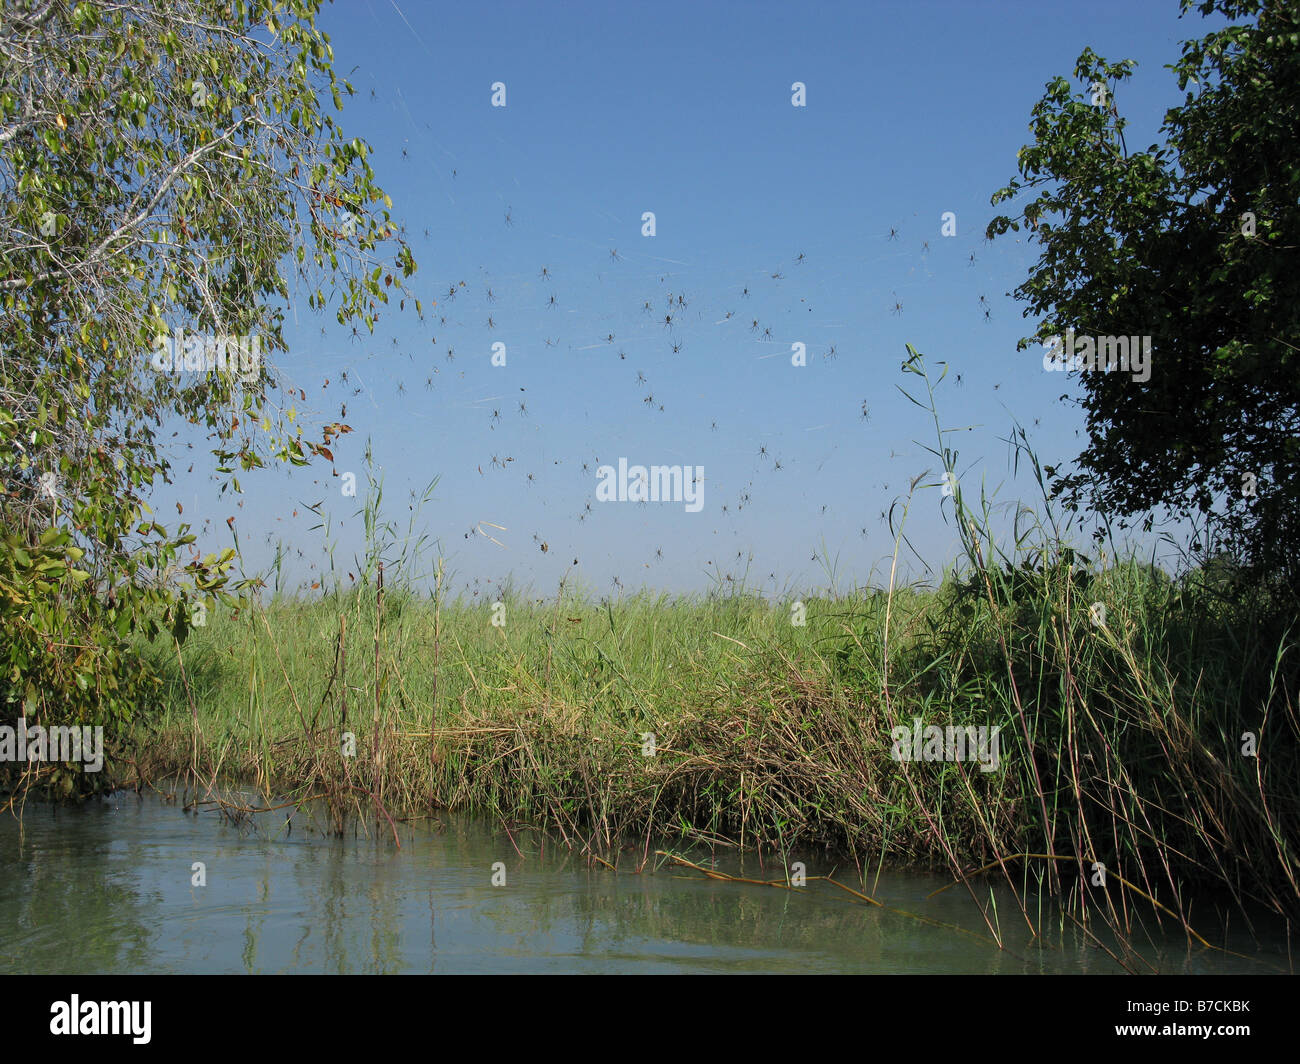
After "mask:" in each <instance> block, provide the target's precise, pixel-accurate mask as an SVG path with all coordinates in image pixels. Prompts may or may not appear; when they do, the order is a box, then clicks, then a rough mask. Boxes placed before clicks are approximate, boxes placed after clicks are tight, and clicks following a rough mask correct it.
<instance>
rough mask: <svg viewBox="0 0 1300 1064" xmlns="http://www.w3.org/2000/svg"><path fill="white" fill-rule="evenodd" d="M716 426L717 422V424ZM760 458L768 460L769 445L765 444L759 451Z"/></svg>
mask: <svg viewBox="0 0 1300 1064" xmlns="http://www.w3.org/2000/svg"><path fill="white" fill-rule="evenodd" d="M715 424H716V422H715ZM758 457H759V458H766V457H767V444H763V445H762V446H761V447H759V449H758Z"/></svg>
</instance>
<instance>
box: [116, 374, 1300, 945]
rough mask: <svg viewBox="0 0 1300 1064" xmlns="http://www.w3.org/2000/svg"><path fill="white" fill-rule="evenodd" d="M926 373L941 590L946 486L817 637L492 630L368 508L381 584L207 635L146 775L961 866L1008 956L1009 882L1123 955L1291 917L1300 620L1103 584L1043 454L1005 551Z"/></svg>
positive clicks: (1111, 576) (190, 656)
mask: <svg viewBox="0 0 1300 1064" xmlns="http://www.w3.org/2000/svg"><path fill="white" fill-rule="evenodd" d="M909 351H910V355H911V357H910V358H909V361H908V363H907V364H906V366H905V369H906V370H907V372H909V373H910V374H913V375H914V376H915V377H916V379H917V380H919V381H920V382H922V383H923V384H924V385H925V395H924V396H923V397H918V396H913V395H910V394H909V398H911V399H912V400H913V402H916V403H917V404H918V406H920V407H922V408H923V409H925V410H927V411H928V412H929V413H930V414H931V415H932V416H933V418H934V427H935V432H936V445H935V446H934V447H933V448H931V450H932V453H933V454H934V455H935V457H936V459H937V460H938V462H939V465H940V470H939V472H940V473H941V474H942V473H952V474H954V480H951V481H949V483H950V484H955V490H954V491H953V494H952V498H951V502H950V503H945V513H946V514H947V518H948V520H950V521H952V522H953V524H954V525H955V527H956V528H957V529H958V531H959V534H960V536H961V542H962V555H961V557H959V558H958V559H957V560H956V561H955V562H954V564H953V565H952V566H951V568H950V569H949V571H948V572H947V573H946V574H945V578H944V581H943V583H942V585H941V586H940V587H939V588H938V589H937V590H934V591H921V590H918V589H914V588H907V587H899V586H895V582H894V580H895V576H894V574H895V573H896V571H897V559H898V556H899V554H900V553H901V552H902V551H903V549H904V548H906V547H907V546H908V543H907V539H906V528H907V524H906V522H907V516H908V514H909V512H910V508H911V506H912V504H913V502H914V500H915V499H916V498H917V497H918V496H917V493H918V492H919V491H921V490H930V489H932V488H933V487H934V486H936V485H931V484H924V483H922V482H923V481H924V480H925V477H920V478H918V479H917V480H916V481H914V482H913V484H912V486H911V489H910V492H909V495H908V496H907V498H905V499H903V500H900V502H899V503H898V504H897V506H896V507H895V510H894V512H893V514H892V515H891V520H892V521H893V522H894V524H893V527H894V530H895V534H896V537H897V538H896V549H895V563H896V564H895V567H894V569H893V570H891V577H890V581H889V585H888V586H887V587H885V588H875V589H871V588H868V589H860V590H857V591H855V592H852V593H849V594H847V595H840V596H835V597H830V596H824V597H820V598H811V599H806V600H804V602H803V607H804V610H805V611H806V623H804V624H802V625H799V624H797V623H795V618H796V617H797V616H798V611H796V610H792V609H791V605H792V604H791V603H790V602H789V601H785V600H783V601H769V600H766V599H764V598H762V597H761V596H759V595H756V594H754V593H751V592H749V591H747V590H746V589H745V588H744V587H743V586H740V585H734V586H732V587H731V588H725V589H719V590H718V591H717V592H716V593H714V594H710V595H704V596H688V597H676V598H668V597H666V596H654V595H650V594H644V593H642V594H635V595H629V596H617V597H609V596H606V597H597V596H594V595H591V594H589V593H585V592H582V591H580V590H575V589H572V588H570V587H569V586H568V583H567V581H566V582H565V583H562V585H561V587H560V588H559V590H558V592H557V593H556V595H555V596H554V597H553V598H551V599H549V600H546V601H541V600H537V599H533V598H528V597H525V596H523V595H521V594H518V593H513V592H508V593H506V594H504V595H503V597H502V599H501V607H502V608H501V609H500V610H495V611H494V609H493V606H492V604H491V603H485V602H479V601H476V600H474V599H467V598H464V597H459V598H450V599H449V598H447V597H446V595H445V593H444V581H443V570H442V567H441V563H440V562H439V563H437V564H436V567H435V568H434V572H435V581H434V586H433V589H432V591H429V592H417V591H416V590H414V588H413V583H412V581H411V580H410V579H409V577H410V576H411V575H412V574H413V573H423V572H427V571H428V569H427V568H425V563H424V561H423V558H422V554H421V551H422V549H423V547H424V546H425V545H426V542H427V541H426V540H424V539H423V538H421V537H419V536H418V535H416V534H415V531H414V527H415V526H414V523H413V522H414V518H412V525H411V526H410V527H408V529H407V531H406V533H405V534H402V533H400V532H399V530H398V529H397V528H396V527H395V526H394V525H392V524H389V523H386V522H385V521H384V520H383V519H382V517H381V515H380V501H381V499H382V484H381V483H377V482H376V481H375V480H374V479H373V477H372V478H371V481H370V491H369V494H368V496H367V499H366V502H365V505H364V514H365V517H366V529H367V542H368V550H367V557H366V559H365V561H364V564H363V566H362V571H361V573H360V574H359V575H358V577H357V579H356V582H355V585H354V586H350V587H348V588H346V589H345V588H344V587H342V586H341V581H339V580H338V579H337V574H336V578H335V580H334V581H333V585H332V586H329V587H327V588H326V589H325V590H324V591H323V593H322V595H321V597H319V598H317V599H311V600H303V599H294V598H286V597H284V596H279V595H277V596H274V597H273V598H272V599H271V600H270V601H269V602H268V603H266V604H265V605H260V604H257V603H251V604H250V605H249V607H248V608H246V609H244V610H242V611H241V612H239V613H237V614H226V615H221V616H210V618H209V624H208V626H207V627H206V628H204V629H199V630H196V631H195V632H194V633H193V634H192V635H191V637H190V639H189V641H188V642H187V643H186V644H185V646H184V648H183V651H182V652H181V654H180V655H179V661H178V656H177V654H176V652H175V648H171V649H170V650H167V649H164V648H161V647H155V648H145V649H144V653H146V654H147V655H151V656H152V660H153V664H154V666H155V667H156V668H157V669H158V670H159V672H160V673H161V674H162V675H164V676H165V677H167V678H168V684H169V687H168V689H167V690H166V691H165V692H164V696H165V697H164V702H165V703H166V705H167V706H168V709H167V711H166V712H165V713H164V714H163V715H162V716H161V717H160V718H159V719H158V720H156V721H154V722H153V723H152V728H153V731H152V734H151V737H150V739H149V741H148V742H147V743H143V742H142V743H141V744H140V749H139V752H138V756H137V758H136V761H135V764H136V767H137V771H138V774H139V777H140V778H141V779H144V780H150V779H154V778H157V777H159V776H162V775H169V774H170V775H175V774H187V775H189V776H190V777H191V778H194V779H197V780H205V781H206V780H210V779H212V778H213V777H214V776H215V775H216V774H218V773H222V774H225V775H227V776H229V777H234V778H240V779H244V780H251V781H254V782H256V783H258V784H259V785H261V786H263V787H264V788H267V789H271V788H274V789H277V790H280V791H286V790H287V791H289V792H291V793H292V794H293V795H294V796H296V797H301V798H307V797H313V796H315V797H323V798H325V799H326V800H327V801H328V802H329V803H330V804H331V807H332V808H333V809H334V812H335V818H336V821H335V822H336V826H337V828H338V830H342V828H343V825H344V823H345V821H346V819H347V817H348V816H349V815H351V814H354V813H359V812H362V811H365V812H366V814H367V815H370V813H371V811H372V810H373V811H374V816H375V817H377V818H378V819H379V820H380V821H381V822H391V821H393V820H396V819H399V818H402V817H411V816H419V815H425V814H428V813H430V812H431V811H432V810H435V809H437V808H472V809H475V810H478V811H481V812H485V813H489V814H492V815H495V816H497V817H500V818H503V819H504V820H506V821H507V822H510V823H513V822H519V821H527V822H529V823H533V824H537V825H540V826H543V827H545V828H548V829H550V830H552V831H555V832H557V833H559V834H560V835H561V836H562V837H563V838H564V839H565V840H566V841H567V842H568V843H569V844H571V845H573V846H575V847H580V848H582V849H584V850H586V851H588V852H591V853H593V854H604V855H605V856H607V857H608V856H610V855H611V854H614V853H617V852H618V851H619V850H620V848H622V849H624V850H627V849H630V850H631V851H632V854H633V857H632V859H633V860H634V862H635V863H637V864H638V866H639V865H640V864H643V863H644V862H645V861H646V859H647V857H648V855H649V854H650V853H651V842H652V838H654V837H656V836H662V835H671V834H678V835H680V836H682V837H684V838H689V839H695V840H702V841H706V842H710V843H712V844H714V845H732V846H743V847H759V848H760V852H761V851H764V850H765V851H767V852H768V853H770V854H776V855H781V854H786V855H788V854H789V853H790V852H791V851H792V850H793V849H795V848H796V847H799V848H803V849H807V848H809V847H814V846H824V847H828V848H830V849H832V850H834V851H836V852H838V853H841V854H845V855H847V856H848V857H850V858H851V859H852V860H854V861H855V862H857V864H858V867H859V868H860V869H863V870H865V869H867V868H869V867H871V866H874V867H879V866H880V865H881V864H883V863H893V864H920V865H926V866H929V867H942V868H947V869H949V870H950V872H951V874H952V875H953V877H954V879H955V880H956V882H957V883H959V884H961V885H962V886H963V888H964V889H966V890H967V891H968V892H969V894H970V896H971V898H972V900H973V902H974V904H976V905H978V906H979V907H980V910H981V912H983V913H984V918H985V921H986V923H987V924H988V927H989V930H990V931H991V932H992V933H993V934H994V935H995V936H999V937H1000V920H1001V919H1002V917H1001V916H1000V915H999V914H998V913H996V912H995V911H994V910H993V909H992V907H991V906H990V905H989V904H987V903H986V902H985V901H984V898H985V897H986V896H987V887H986V886H981V881H982V878H983V877H985V876H987V875H994V876H996V877H998V878H1000V879H1002V880H1003V881H1005V882H1006V883H1007V884H1008V885H1009V886H1010V887H1011V888H1012V890H1013V891H1015V892H1016V896H1017V897H1018V898H1019V899H1021V913H1020V914H1019V917H1020V918H1023V919H1025V920H1026V921H1027V922H1029V924H1030V926H1031V927H1039V926H1041V921H1042V920H1043V919H1044V916H1043V915H1042V913H1041V912H1039V910H1038V909H1037V908H1035V905H1034V903H1033V902H1031V901H1030V899H1031V898H1032V897H1035V896H1037V895H1038V894H1039V893H1040V891H1041V890H1046V891H1047V892H1049V893H1051V894H1055V895H1056V896H1057V898H1058V899H1059V901H1060V905H1059V908H1058V910H1057V911H1058V913H1059V914H1060V918H1061V919H1064V920H1069V921H1074V922H1077V923H1078V924H1079V925H1080V926H1081V927H1083V928H1084V929H1085V930H1086V929H1088V928H1089V927H1090V926H1091V925H1092V923H1093V922H1094V921H1101V922H1102V923H1104V924H1105V925H1107V926H1109V927H1110V928H1111V929H1112V931H1113V932H1114V933H1115V936H1116V937H1117V938H1118V940H1119V941H1120V942H1122V943H1123V942H1127V941H1130V940H1131V939H1132V938H1133V937H1134V936H1135V935H1136V934H1137V933H1138V932H1139V931H1140V930H1141V929H1142V928H1143V927H1144V926H1146V923H1147V922H1148V921H1150V920H1156V921H1160V922H1164V921H1169V920H1172V921H1174V922H1175V924H1176V925H1177V926H1181V927H1183V928H1185V929H1186V930H1187V934H1188V936H1189V937H1190V938H1192V939H1193V940H1195V939H1196V938H1197V937H1198V932H1197V931H1196V929H1195V927H1194V925H1193V923H1192V921H1191V918H1190V914H1191V900H1192V898H1193V896H1194V895H1195V897H1197V898H1200V897H1204V896H1206V894H1207V893H1209V894H1213V895H1215V896H1216V897H1217V896H1218V895H1223V896H1224V897H1226V898H1227V899H1228V900H1230V901H1231V902H1232V903H1233V904H1234V905H1235V906H1236V908H1237V909H1239V910H1240V911H1242V912H1246V913H1249V912H1251V911H1257V910H1258V908H1259V907H1260V906H1263V907H1266V908H1268V909H1271V910H1273V911H1275V912H1278V913H1280V914H1283V915H1285V916H1286V917H1287V918H1290V917H1291V916H1292V915H1294V914H1295V913H1296V912H1297V908H1298V905H1297V902H1298V901H1300V889H1298V888H1297V878H1296V873H1297V863H1296V845H1297V837H1296V835H1297V824H1298V822H1300V821H1298V819H1297V814H1298V813H1300V808H1298V803H1300V757H1298V756H1297V754H1298V753H1300V741H1298V740H1300V721H1298V720H1297V715H1296V700H1295V692H1296V682H1297V674H1298V671H1300V670H1298V669H1297V657H1296V646H1295V633H1294V631H1293V630H1291V629H1290V628H1289V627H1288V624H1289V620H1290V617H1289V615H1291V614H1293V613H1294V606H1293V604H1291V603H1288V602H1285V601H1279V600H1278V599H1277V598H1276V597H1270V596H1269V595H1268V594H1260V595H1255V596H1253V597H1250V596H1242V595H1236V596H1224V595H1223V594H1222V593H1221V591H1222V586H1221V585H1222V581H1221V579H1220V575H1219V574H1218V573H1217V572H1215V571H1214V570H1212V569H1209V568H1202V569H1199V570H1192V571H1190V572H1189V573H1187V574H1185V575H1184V576H1183V577H1181V578H1180V579H1177V580H1175V579H1172V578H1171V577H1169V576H1168V575H1166V574H1165V573H1164V572H1163V571H1161V570H1160V569H1158V568H1156V567H1154V566H1153V565H1151V564H1146V563H1143V562H1141V561H1140V560H1139V559H1136V558H1133V557H1129V558H1126V559H1121V560H1115V559H1113V557H1109V555H1108V554H1107V553H1100V551H1101V550H1102V548H1104V547H1105V546H1106V544H1105V543H1104V542H1103V543H1099V544H1097V545H1096V547H1097V549H1098V551H1099V553H1098V555H1097V556H1096V557H1090V556H1085V555H1084V554H1083V553H1081V552H1080V550H1079V549H1078V548H1077V547H1075V546H1072V545H1070V544H1069V543H1068V536H1067V531H1068V529H1067V528H1065V527H1063V526H1062V525H1061V524H1059V523H1058V519H1057V517H1056V516H1055V515H1054V513H1053V508H1052V502H1051V499H1050V497H1049V493H1048V491H1047V489H1046V487H1045V485H1044V479H1043V473H1042V470H1041V469H1040V468H1039V466H1038V464H1037V461H1036V459H1035V458H1034V456H1033V455H1032V453H1031V452H1030V451H1029V449H1028V446H1027V441H1026V440H1025V438H1024V435H1023V433H1018V435H1017V438H1016V440H1015V444H1016V454H1017V461H1025V462H1028V463H1030V467H1031V469H1032V471H1033V473H1034V475H1035V476H1036V478H1037V481H1038V483H1039V485H1040V488H1042V495H1043V498H1042V505H1041V507H1040V510H1039V512H1038V513H1034V512H1031V511H1029V510H1028V509H1023V508H1022V509H1021V511H1020V513H1019V514H1018V515H1017V518H1016V521H1015V527H1014V534H1013V536H1012V542H1011V543H1010V544H1009V545H1000V544H999V543H997V542H996V541H995V536H994V534H993V532H992V528H993V524H994V520H993V516H994V514H993V503H992V500H990V499H988V498H986V497H984V496H983V495H982V494H981V495H980V496H979V498H978V501H977V502H975V503H971V502H968V496H967V494H966V493H965V491H964V489H963V486H962V485H961V483H960V481H959V480H955V473H956V455H955V453H954V452H953V451H952V450H951V448H949V447H948V446H947V439H948V437H949V435H950V430H946V429H944V428H942V427H941V424H940V421H939V417H938V414H937V412H936V410H935V404H934V383H935V382H934V381H932V379H931V377H930V374H929V370H928V369H927V367H926V365H925V362H924V359H923V358H922V357H921V356H920V355H919V354H917V353H916V352H915V351H914V350H911V349H910V348H909ZM428 494H429V493H428V492H426V493H425V497H424V498H425V499H426V500H427V498H428ZM1094 604H1100V606H1101V607H1104V617H1103V615H1102V613H1101V612H1100V611H1099V610H1098V609H1096V608H1095V605H1094ZM494 617H495V618H496V619H497V621H498V622H500V623H496V624H494V623H493V619H494ZM180 662H183V671H184V676H182V675H181V668H182V666H181V664H180ZM916 718H919V719H920V720H921V721H922V722H923V724H926V725H929V724H938V725H941V726H945V725H974V726H980V725H983V726H986V727H991V726H998V727H1000V728H1001V733H1000V734H1001V740H1002V749H1001V768H1000V770H999V771H996V772H990V773H985V772H982V771H980V770H979V767H978V766H977V765H975V764H972V763H970V762H960V761H950V762H934V763H929V762H912V763H909V762H906V761H895V760H893V759H892V758H891V756H890V751H891V748H892V743H893V741H892V737H891V729H893V728H894V727H896V726H908V727H910V726H911V723H912V721H913V720H914V719H916ZM348 733H350V734H351V740H352V742H353V743H354V744H355V752H354V753H353V752H346V753H345V747H346V746H347V734H348ZM1247 734H1249V735H1253V737H1254V739H1253V742H1254V743H1255V745H1256V748H1257V756H1253V757H1252V756H1246V755H1245V754H1243V746H1244V745H1245V744H1246V742H1247V741H1248V740H1246V739H1243V736H1245V735H1247ZM651 744H653V752H652V753H651V749H652V746H651ZM1197 911H1198V912H1199V911H1200V910H1199V909H1198V910H1197ZM1035 921H1037V923H1035ZM1107 940H1108V941H1110V940H1111V936H1107ZM1097 941H1098V944H1099V945H1100V941H1101V939H1100V938H1098V939H1097ZM1107 948H1109V947H1107ZM1124 949H1125V947H1123V946H1121V950H1122V951H1123V950H1124ZM1116 959H1117V960H1119V961H1120V962H1121V963H1123V964H1126V965H1130V966H1133V967H1137V966H1138V965H1139V964H1140V963H1141V961H1140V958H1139V957H1138V955H1137V953H1136V952H1135V951H1129V952H1127V954H1126V955H1123V956H1117V958H1116Z"/></svg>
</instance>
